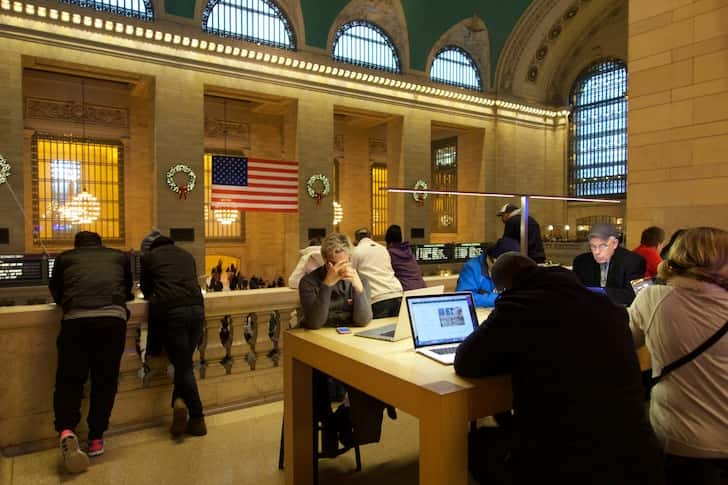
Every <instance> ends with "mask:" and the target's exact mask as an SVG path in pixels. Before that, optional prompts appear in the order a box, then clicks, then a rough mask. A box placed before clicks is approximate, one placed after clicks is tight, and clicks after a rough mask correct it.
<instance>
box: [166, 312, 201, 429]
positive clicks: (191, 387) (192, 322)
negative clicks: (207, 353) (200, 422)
mask: <svg viewBox="0 0 728 485" xmlns="http://www.w3.org/2000/svg"><path fill="white" fill-rule="evenodd" d="M163 315H164V316H163V317H162V318H163V320H164V325H163V327H164V348H165V350H166V351H167V355H168V356H169V361H170V362H171V363H172V365H173V366H174V391H172V404H174V400H175V399H177V398H178V397H180V398H182V400H183V401H184V402H185V405H186V406H187V410H188V411H189V413H190V417H191V418H201V417H202V416H203V414H202V402H201V401H200V393H199V392H198V390H197V381H196V380H195V374H194V372H193V371H192V354H193V353H194V351H195V349H196V348H197V345H198V344H199V343H200V338H201V337H202V328H203V327H202V326H203V325H204V324H205V309H204V307H203V306H201V305H193V306H183V307H177V308H172V309H170V310H168V311H167V312H166V313H164V314H163Z"/></svg>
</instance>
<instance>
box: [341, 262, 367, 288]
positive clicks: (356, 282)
mask: <svg viewBox="0 0 728 485" xmlns="http://www.w3.org/2000/svg"><path fill="white" fill-rule="evenodd" d="M339 275H340V276H341V279H342V280H346V281H349V282H351V286H353V287H354V290H356V292H357V293H361V292H362V291H364V285H363V284H362V282H361V278H359V273H358V272H357V271H356V270H355V269H354V267H353V266H352V265H351V263H349V262H347V263H346V264H345V265H344V266H343V267H342V268H341V270H340V271H339Z"/></svg>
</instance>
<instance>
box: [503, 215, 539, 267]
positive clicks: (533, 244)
mask: <svg viewBox="0 0 728 485" xmlns="http://www.w3.org/2000/svg"><path fill="white" fill-rule="evenodd" d="M496 215H497V216H498V217H500V218H501V220H502V221H503V224H505V225H506V227H504V228H503V238H510V239H515V240H516V241H518V242H520V241H521V209H519V208H518V207H516V206H515V205H513V204H506V205H504V206H503V207H501V210H499V211H498V212H497V213H496ZM528 257H529V258H531V259H533V260H534V261H536V262H537V263H545V262H546V252H545V251H544V249H543V241H542V240H541V227H540V226H539V225H538V222H536V219H534V218H533V217H531V216H528Z"/></svg>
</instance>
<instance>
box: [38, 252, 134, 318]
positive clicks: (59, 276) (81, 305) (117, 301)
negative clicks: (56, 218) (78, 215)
mask: <svg viewBox="0 0 728 485" xmlns="http://www.w3.org/2000/svg"><path fill="white" fill-rule="evenodd" d="M48 288H49V289H50V291H51V295H52V296H53V301H55V302H56V304H58V305H60V306H61V307H63V311H64V312H68V311H69V310H75V309H94V308H101V307H106V306H110V305H118V306H121V307H126V302H127V301H129V300H133V299H134V295H133V294H132V292H131V288H132V276H131V265H130V263H129V258H128V257H127V256H126V255H125V254H124V253H122V252H121V251H118V250H116V249H111V248H107V247H104V246H98V245H87V246H81V247H77V248H75V249H71V250H69V251H64V252H63V253H61V254H60V255H59V256H58V257H57V258H56V261H55V264H54V266H53V275H52V277H51V280H50V282H49V283H48Z"/></svg>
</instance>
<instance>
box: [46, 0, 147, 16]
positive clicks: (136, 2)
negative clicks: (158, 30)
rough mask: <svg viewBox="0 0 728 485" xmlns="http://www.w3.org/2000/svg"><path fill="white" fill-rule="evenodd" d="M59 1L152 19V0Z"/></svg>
mask: <svg viewBox="0 0 728 485" xmlns="http://www.w3.org/2000/svg"><path fill="white" fill-rule="evenodd" d="M61 2H63V3H70V4H71V5H78V6H79V7H86V8H93V9H96V10H101V11H104V12H111V13H115V14H118V15H125V16H127V17H133V18H137V19H142V20H153V19H154V9H153V8H152V0H61Z"/></svg>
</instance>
